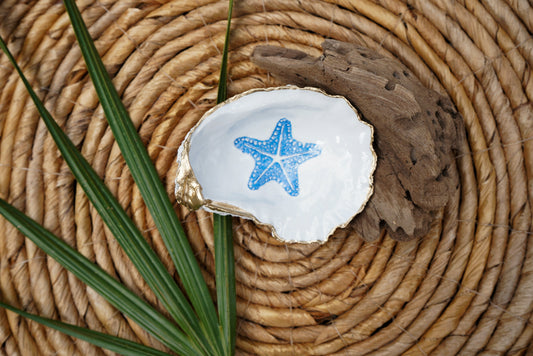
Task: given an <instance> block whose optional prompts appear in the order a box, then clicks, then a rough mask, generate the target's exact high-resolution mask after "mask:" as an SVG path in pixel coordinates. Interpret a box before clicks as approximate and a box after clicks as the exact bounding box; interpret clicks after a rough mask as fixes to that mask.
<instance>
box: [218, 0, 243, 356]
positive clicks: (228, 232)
mask: <svg viewBox="0 0 533 356" xmlns="http://www.w3.org/2000/svg"><path fill="white" fill-rule="evenodd" d="M232 12H233V0H230V1H229V8H228V24H227V27H226V38H225V41H224V51H223V52H222V64H221V66H220V79H219V82H218V95H217V103H221V102H223V101H224V100H226V97H227V76H228V52H229V41H230V28H231V17H232ZM213 219H214V229H213V230H214V235H215V271H216V272H215V281H216V286H217V306H218V316H219V321H220V326H221V328H222V335H223V338H224V341H225V343H224V346H225V349H224V351H225V354H226V355H233V354H234V353H235V338H236V322H237V321H236V319H237V311H236V291H235V258H234V256H233V231H232V219H231V216H222V215H218V214H214V216H213Z"/></svg>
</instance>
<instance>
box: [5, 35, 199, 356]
mask: <svg viewBox="0 0 533 356" xmlns="http://www.w3.org/2000/svg"><path fill="white" fill-rule="evenodd" d="M0 48H1V49H2V50H3V51H4V52H5V54H6V55H7V56H8V58H9V59H10V61H11V62H12V64H13V65H14V67H15V69H16V70H17V72H18V73H19V75H20V77H21V79H22V81H23V82H24V85H25V86H26V88H27V90H28V93H29V94H30V96H31V98H32V99H33V101H34V103H35V105H36V107H37V109H38V111H39V113H40V115H41V117H42V118H43V120H44V122H45V124H46V126H47V128H48V130H49V132H50V134H51V135H52V137H53V138H54V140H55V141H56V144H57V146H58V148H59V149H60V151H61V154H62V155H63V158H64V159H65V161H66V162H67V164H68V165H69V167H70V169H71V171H72V173H73V174H74V176H75V177H76V180H77V181H78V183H79V184H80V185H81V186H82V188H83V190H84V191H85V193H86V194H87V197H88V198H89V199H90V201H91V203H92V204H93V205H94V206H95V208H96V209H97V210H98V213H99V215H100V217H101V218H102V220H103V221H104V222H105V223H106V225H107V226H108V227H109V229H110V231H111V232H112V233H113V235H114V236H115V238H116V239H117V241H118V242H119V244H120V245H121V247H122V248H123V249H124V251H125V252H126V254H127V255H128V257H129V258H130V260H131V261H132V263H133V264H134V265H135V267H136V268H137V269H138V271H139V273H140V274H141V275H142V276H143V278H144V279H145V280H146V282H147V283H148V285H149V286H150V288H151V289H152V290H153V291H154V293H155V294H156V295H157V297H158V298H159V300H161V302H162V303H163V305H164V306H165V308H166V309H167V310H168V311H169V312H170V314H171V315H172V316H173V317H174V319H175V320H176V321H177V322H178V324H179V325H180V327H182V328H183V330H184V331H185V332H186V333H187V334H188V335H191V336H192V337H193V338H194V340H195V343H196V345H197V347H198V348H200V349H204V350H207V349H206V338H205V337H204V336H203V335H202V333H201V329H200V326H199V323H198V319H197V317H196V315H195V314H194V312H193V310H192V308H191V307H190V304H189V303H188V302H187V299H186V298H185V296H184V295H183V293H182V292H181V291H180V289H179V287H178V286H177V285H176V283H175V282H174V280H173V279H172V277H171V276H170V274H169V273H168V271H167V270H166V269H165V267H164V265H163V264H162V263H161V261H160V260H159V259H158V258H157V255H156V254H155V252H154V251H153V250H152V249H151V248H150V245H148V243H147V242H146V240H145V239H144V237H143V236H142V234H141V233H140V232H139V230H138V229H137V228H136V227H135V225H134V224H133V222H132V221H131V219H130V218H129V217H128V216H127V214H126V212H125V211H124V209H122V207H121V206H120V204H119V203H118V201H117V200H116V199H115V197H114V196H113V194H112V193H111V192H110V191H109V189H108V188H107V187H106V186H105V185H104V184H103V182H102V181H101V180H100V178H99V177H98V175H97V174H96V172H95V171H94V170H93V169H92V167H91V166H90V165H89V163H88V162H87V160H85V158H84V157H83V156H82V155H81V154H80V153H79V151H78V150H77V149H76V147H75V146H74V144H73V143H72V142H71V141H70V139H69V138H68V136H67V135H66V134H65V133H64V132H63V131H62V130H61V129H60V128H59V126H58V125H57V123H56V122H55V121H54V119H53V118H52V116H51V115H50V113H49V112H48V110H47V109H46V108H45V107H44V105H43V103H42V102H41V101H40V99H39V98H38V97H37V95H36V94H35V92H34V91H33V89H32V88H31V86H30V84H29V82H28V81H27V79H26V78H25V76H24V74H23V73H22V71H21V69H20V68H19V67H18V65H17V64H16V63H15V60H14V58H13V56H12V55H11V53H10V52H9V50H8V48H7V46H6V45H5V43H4V41H3V40H2V39H1V38H0Z"/></svg>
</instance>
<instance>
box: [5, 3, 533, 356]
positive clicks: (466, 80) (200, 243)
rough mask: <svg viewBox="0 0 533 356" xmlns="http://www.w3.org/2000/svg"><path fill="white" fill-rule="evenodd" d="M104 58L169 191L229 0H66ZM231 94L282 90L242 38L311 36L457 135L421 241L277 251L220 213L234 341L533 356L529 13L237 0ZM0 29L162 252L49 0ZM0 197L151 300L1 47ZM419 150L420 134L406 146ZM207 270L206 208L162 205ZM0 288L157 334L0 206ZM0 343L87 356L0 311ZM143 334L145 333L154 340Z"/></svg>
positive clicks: (314, 349)
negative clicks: (380, 76) (435, 96)
mask: <svg viewBox="0 0 533 356" xmlns="http://www.w3.org/2000/svg"><path fill="white" fill-rule="evenodd" d="M78 5H79V6H80V7H81V8H82V10H83V15H84V18H85V20H86V22H87V24H88V25H89V26H90V29H91V33H92V35H93V37H94V38H95V39H96V41H97V47H98V49H99V50H100V51H101V54H102V56H103V57H104V62H105V63H106V65H107V68H108V70H109V72H110V73H111V74H112V75H113V77H114V78H115V79H114V82H115V85H116V87H117V88H118V90H119V92H120V93H121V94H122V97H123V100H124V102H125V104H126V105H127V107H128V109H129V112H130V114H131V116H132V119H133V120H134V122H135V123H136V125H138V126H139V132H140V133H141V135H142V138H143V139H144V140H145V142H146V145H147V146H148V148H149V151H150V153H151V156H152V158H153V160H154V162H155V164H156V166H157V168H158V170H159V172H160V174H161V178H162V179H163V180H164V181H165V182H166V187H167V191H168V194H169V196H171V197H172V195H173V189H174V187H173V186H172V185H173V181H174V175H175V171H176V163H175V156H176V151H177V148H178V146H179V144H180V142H181V140H182V139H183V138H184V136H185V134H186V132H187V131H188V130H189V129H190V128H191V127H192V126H193V125H194V124H195V122H196V121H197V120H198V119H199V118H200V117H201V115H202V114H203V113H204V112H205V111H206V110H208V109H209V108H210V107H212V106H213V105H214V101H215V97H216V85H217V79H218V66H219V64H220V58H221V55H220V51H221V48H222V44H223V38H224V29H225V24H226V22H225V17H226V10H227V3H226V1H213V0H196V1H192V0H180V1H169V2H168V3H167V2H163V1H156V0H154V1H136V0H119V1H116V2H115V1H109V0H104V1H100V2H95V1H92V0H87V1H79V2H78ZM235 10H236V12H235V22H234V28H233V36H232V45H231V55H230V78H231V83H230V87H229V89H230V94H235V93H238V92H242V91H244V90H246V89H250V88H256V87H264V86H273V85H278V84H280V83H278V82H277V81H276V80H274V79H273V78H272V77H271V75H269V73H267V72H265V71H262V70H260V69H258V68H257V67H256V66H255V65H253V64H252V63H251V61H250V57H249V56H250V54H251V53H252V51H253V49H254V47H255V46H256V45H264V44H270V45H276V46H282V47H287V48H293V49H298V50H302V51H304V52H306V53H308V54H310V55H313V56H319V55H320V54H321V48H320V45H321V43H322V42H323V41H324V39H326V38H332V39H336V40H341V41H345V42H351V43H355V44H358V45H363V46H366V47H369V48H372V49H375V50H378V51H379V52H381V53H382V54H384V55H388V56H393V57H396V58H398V59H399V61H401V62H402V63H403V64H405V65H406V66H407V67H408V68H409V69H410V70H411V71H412V72H413V73H414V74H415V75H416V76H417V77H418V78H419V79H420V80H421V82H422V83H423V84H424V85H426V86H427V87H429V88H432V89H434V90H436V91H438V92H441V93H447V94H448V95H449V96H450V98H451V99H452V101H453V103H454V104H455V106H456V107H457V110H458V111H459V112H460V113H461V114H462V116H463V118H464V123H465V127H466V134H467V141H466V142H465V144H464V145H463V147H460V153H459V154H458V155H457V156H456V157H455V163H456V166H457V170H456V171H455V172H452V174H457V175H458V177H459V179H460V182H461V189H460V191H458V192H457V194H455V195H454V196H452V197H451V198H450V201H449V203H448V205H447V206H446V208H445V209H443V210H442V211H440V212H439V213H438V214H437V216H436V217H435V218H436V219H435V222H434V224H433V225H432V228H431V230H430V232H429V233H428V234H427V236H425V237H424V238H423V239H419V240H414V241H410V242H395V241H394V240H392V239H391V238H390V237H388V236H387V235H386V234H385V233H384V234H383V236H381V237H380V239H378V240H377V241H375V242H373V243H365V242H363V240H362V239H361V238H360V237H359V236H358V235H357V234H356V233H355V232H354V231H355V230H354V228H353V227H349V228H346V229H342V230H338V231H337V233H336V234H335V235H334V236H333V237H332V238H331V239H330V240H329V242H327V243H326V244H324V245H316V244H315V245H285V244H282V243H280V242H278V241H276V240H274V239H273V238H271V237H270V235H269V233H268V232H266V231H263V230H261V229H259V228H257V227H255V226H254V225H253V224H252V223H250V222H247V221H244V220H235V224H234V225H235V253H236V259H237V261H236V264H237V266H236V273H237V293H238V300H237V303H238V304H237V305H238V315H239V323H238V332H239V338H238V341H237V347H238V352H239V353H242V354H260V355H304V354H315V355H325V354H341V355H362V354H376V355H393V354H402V353H404V354H429V353H434V354H437V355H452V354H456V353H461V354H465V355H471V354H476V353H480V352H482V351H484V352H486V353H487V354H491V355H501V354H506V353H507V354H526V353H528V352H529V353H532V352H533V348H532V346H530V344H531V343H532V340H533V325H532V324H531V321H533V314H532V308H533V273H532V272H533V244H532V243H531V242H529V240H530V239H529V236H530V232H531V207H530V202H531V201H532V198H533V183H532V182H533V165H532V161H531V160H532V158H533V141H532V138H533V108H532V105H531V102H530V100H531V99H532V97H533V84H532V83H533V82H531V81H530V79H531V69H530V68H531V66H532V65H533V40H532V38H531V35H532V31H533V9H532V7H531V5H530V4H529V2H528V1H526V0H482V1H474V0H472V1H469V0H464V1H457V2H456V1H451V0H418V1H417V0H408V1H399V0H375V1H369V0H353V1H349V0H323V1H319V0H305V1H300V0H264V1H262V0H236V9H235ZM0 35H2V37H3V38H5V39H7V40H8V41H9V47H10V48H11V50H12V51H13V52H14V54H15V55H16V58H17V59H18V61H19V63H20V64H21V65H22V67H23V68H24V70H25V72H26V73H27V75H29V77H30V78H31V81H32V83H33V85H34V87H35V88H37V89H38V92H39V94H40V95H41V96H42V98H43V99H44V100H45V102H46V105H47V107H48V108H49V109H51V111H52V113H53V115H54V117H55V118H56V120H57V121H58V122H59V123H60V124H61V125H63V127H64V128H65V130H66V131H67V132H68V134H69V135H70V136H71V138H72V139H73V140H74V141H75V143H76V144H78V145H79V147H80V148H81V150H82V151H83V153H84V155H85V156H86V157H87V158H88V159H89V161H90V162H92V164H93V165H94V167H95V168H96V169H97V171H98V172H99V173H100V174H101V175H102V176H103V177H104V178H105V180H106V182H107V184H108V185H109V186H110V187H111V189H112V190H113V192H114V193H115V194H116V195H117V196H118V197H119V199H120V201H121V202H122V204H123V205H124V206H125V207H127V209H128V211H129V213H130V214H131V216H132V217H133V218H134V219H135V221H136V223H137V224H138V226H140V228H141V229H142V230H143V231H144V233H145V236H146V238H147V239H148V240H149V241H150V243H152V245H153V247H154V249H155V250H156V251H157V252H158V253H159V254H160V255H161V257H162V259H163V260H164V261H165V263H167V264H168V265H170V263H169V260H170V259H169V258H168V255H167V254H166V252H165V250H164V247H163V245H162V242H161V239H160V238H159V236H158V234H157V232H156V231H155V230H154V229H153V223H152V221H151V218H150V217H149V216H148V213H147V211H146V209H145V206H144V204H143V202H142V200H141V198H140V195H139V192H138V190H137V189H136V188H135V187H134V185H133V184H132V180H131V178H130V175H129V173H128V170H127V168H125V165H124V162H123V160H122V158H121V157H120V154H119V150H118V149H117V147H116V145H115V144H114V141H113V138H112V135H111V134H110V131H109V129H108V127H107V125H106V123H105V120H104V118H103V115H102V110H101V108H100V107H99V105H98V100H97V98H96V95H95V92H94V90H93V87H92V85H91V83H90V82H89V80H88V76H87V72H86V69H85V66H84V64H83V61H82V60H81V58H80V51H79V49H78V47H77V45H75V40H74V35H73V32H72V29H71V28H70V27H69V22H68V18H67V16H66V14H65V13H64V10H63V7H62V4H61V3H60V2H57V1H56V0H38V1H27V2H26V1H18V0H3V1H0ZM0 68H1V70H0V85H1V86H0V167H1V169H0V196H1V197H2V198H6V199H9V201H10V202H12V203H13V204H14V205H15V206H17V207H18V208H19V209H22V210H24V211H25V212H26V213H27V214H29V215H31V216H32V217H33V218H35V219H37V220H38V221H40V222H42V223H43V224H44V225H45V226H47V227H48V228H49V229H51V230H53V231H54V232H56V233H57V234H59V235H60V236H62V237H63V238H64V239H65V240H66V241H68V243H70V244H71V245H73V246H76V248H77V249H78V250H79V251H81V252H82V253H83V254H84V255H86V256H88V257H89V258H91V259H93V260H94V261H95V262H97V263H98V264H99V265H101V266H102V267H103V268H105V269H106V270H108V271H109V272H110V273H112V274H114V275H115V276H117V278H120V279H121V280H122V281H123V282H124V283H125V284H127V285H128V286H129V287H130V288H131V289H132V290H134V291H136V292H137V293H139V294H141V295H143V296H144V297H145V298H146V299H147V300H148V301H150V302H153V303H156V302H155V298H154V296H153V295H152V294H151V293H150V292H149V291H148V290H147V288H146V286H145V285H144V283H143V282H142V281H141V280H140V278H138V275H137V273H136V272H135V271H134V270H133V268H131V265H130V262H129V261H128V260H127V259H126V258H125V257H124V254H123V253H122V252H121V251H120V249H119V248H118V247H117V244H116V242H115V241H114V239H113V237H112V236H110V234H109V233H108V231H106V229H105V228H104V227H103V225H102V223H101V221H100V219H99V218H98V216H97V214H96V213H95V211H94V210H93V209H92V207H91V206H90V205H89V204H88V202H87V199H86V198H85V196H84V195H83V193H81V192H80V189H79V187H77V186H76V183H75V182H74V180H73V178H72V175H71V174H70V173H69V171H68V168H67V167H66V165H65V163H64V162H63V161H62V159H61V157H60V156H59V154H58V152H57V150H56V149H55V147H54V144H53V142H52V140H51V138H50V137H49V136H48V134H47V133H46V130H45V127H44V125H43V124H42V122H40V121H39V117H38V116H37V115H36V111H35V109H33V106H32V104H31V102H30V100H29V99H28V96H27V94H26V93H25V90H24V88H23V86H22V84H21V83H20V81H19V80H18V79H17V77H16V74H15V73H14V72H13V70H12V69H11V67H10V66H9V65H8V63H7V60H6V58H5V57H4V56H0ZM421 144H423V143H422V142H421ZM176 211H177V213H178V214H179V216H180V218H181V220H182V221H183V223H184V225H185V227H186V230H187V233H188V236H189V238H190V241H191V242H192V245H193V246H194V249H195V250H196V251H197V254H198V260H199V261H200V262H201V264H202V266H203V268H204V269H205V272H206V273H205V274H206V276H207V278H208V280H209V283H210V284H211V285H212V284H213V278H212V275H213V240H212V227H211V226H212V222H211V217H210V215H209V214H206V213H203V212H198V213H191V212H189V211H186V210H185V209H184V208H182V207H179V206H176ZM0 288H1V296H2V299H3V300H5V301H7V302H9V303H11V304H14V305H17V306H19V307H22V308H25V309H27V310H29V311H31V312H34V313H39V314H41V315H44V316H48V317H53V318H60V319H62V320H64V321H67V322H71V323H77V324H79V325H84V326H89V327H91V328H93V329H96V330H102V331H105V332H108V333H110V334H115V335H120V336H123V337H127V338H131V339H134V340H139V341H141V342H144V343H147V344H155V342H154V340H153V339H152V338H150V337H149V336H147V335H146V334H145V333H144V332H142V331H141V330H140V329H139V328H138V327H137V326H136V325H134V324H133V323H131V322H130V321H129V320H127V319H126V318H124V317H123V316H122V315H121V314H119V313H117V312H116V310H114V309H113V308H111V307H110V306H109V304H107V303H106V302H105V301H104V300H102V298H100V297H99V296H98V295H96V294H95V293H94V292H93V291H92V290H90V289H87V288H86V287H85V286H84V285H82V284H81V283H80V282H79V281H78V280H76V279H75V278H73V277H72V276H71V275H70V274H68V273H66V272H65V271H64V270H63V269H62V268H61V267H60V266H59V265H58V264H57V263H56V262H55V261H53V260H52V259H50V258H47V257H46V256H45V255H43V253H42V252H41V251H39V250H38V249H37V248H36V247H35V246H34V245H33V244H31V243H30V242H29V241H27V240H26V239H24V238H23V237H22V236H20V235H19V234H18V233H17V232H16V231H15V229H14V228H13V227H12V226H10V225H9V224H7V223H6V222H5V221H4V220H0ZM0 340H1V341H2V343H1V349H0V354H4V355H17V354H21V355H38V354H43V355H52V354H60V355H76V354H79V355H99V354H103V351H101V350H98V349H96V348H94V347H92V346H90V345H88V344H86V343H84V342H80V341H76V340H73V339H71V338H70V337H66V336H64V335H62V334H60V333H58V332H54V331H50V330H48V329H46V328H44V327H41V326H40V325H38V324H35V323H32V322H28V321H26V320H24V319H21V318H19V317H17V316H15V315H13V314H11V313H6V312H4V311H3V310H2V311H0ZM155 345H157V344H155Z"/></svg>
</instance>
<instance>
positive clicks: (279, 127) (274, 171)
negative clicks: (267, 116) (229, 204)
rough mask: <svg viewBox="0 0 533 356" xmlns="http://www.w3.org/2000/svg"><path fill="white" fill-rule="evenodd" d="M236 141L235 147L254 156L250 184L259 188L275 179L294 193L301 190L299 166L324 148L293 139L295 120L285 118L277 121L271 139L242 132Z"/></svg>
mask: <svg viewBox="0 0 533 356" xmlns="http://www.w3.org/2000/svg"><path fill="white" fill-rule="evenodd" d="M234 143H235V147H237V148H238V149H240V150H241V151H242V152H244V153H247V154H249V155H251V156H252V157H253V158H254V160H255V167H254V170H253V171H252V174H251V175H250V179H249V181H248V188H250V189H251V190H257V189H259V188H260V187H262V186H263V185H264V184H265V183H267V182H269V181H271V180H274V181H276V182H278V183H279V184H281V186H282V187H283V189H285V191H286V192H287V193H289V195H291V196H297V195H298V194H299V193H300V187H299V183H298V166H299V165H300V164H302V163H303V162H305V161H307V160H308V159H311V158H313V157H316V156H318V155H319V154H320V153H321V152H322V150H321V148H320V146H318V145H317V144H314V143H302V142H300V141H297V140H295V139H293V138H292V124H291V122H290V121H289V120H287V119H285V118H283V119H281V120H279V121H278V123H277V124H276V127H275V128H274V131H273V132H272V135H270V138H269V139H268V140H264V141H263V140H258V139H255V138H251V137H246V136H243V137H239V138H237V139H236V140H235V142H234Z"/></svg>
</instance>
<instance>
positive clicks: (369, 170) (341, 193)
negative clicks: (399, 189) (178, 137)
mask: <svg viewBox="0 0 533 356" xmlns="http://www.w3.org/2000/svg"><path fill="white" fill-rule="evenodd" d="M372 141H373V128H372V126H370V125H369V124H367V123H365V122H363V121H362V120H361V119H360V117H359V115H358V113H357V111H356V110H355V109H354V108H353V107H352V106H351V105H350V103H349V102H348V101H347V100H346V99H345V98H343V97H340V96H331V95H327V94H325V93H324V92H322V91H321V90H319V89H315V88H297V87H292V86H287V87H279V88H269V89H259V90H258V89H255V90H251V91H248V92H245V93H243V94H240V95H237V96H235V97H233V98H231V99H229V100H227V101H226V102H224V103H222V104H219V105H217V106H215V107H214V108H213V109H211V110H209V111H208V112H207V113H206V114H205V115H204V116H203V117H202V119H201V120H200V121H199V122H198V124H197V125H196V126H195V127H193V128H192V129H191V130H190V132H189V133H188V134H187V136H186V138H185V140H184V141H183V143H182V144H181V146H180V148H179V150H178V173H177V177H176V197H177V199H178V201H179V202H180V203H182V204H184V205H186V206H188V207H189V208H191V209H198V208H204V209H206V210H208V211H211V212H216V213H219V214H231V215H235V216H241V217H244V218H248V219H252V220H253V221H255V222H256V223H258V224H262V225H267V226H269V227H270V228H271V229H272V234H273V235H274V236H275V237H277V238H279V239H280V240H282V241H286V242H304V243H309V242H317V241H318V242H323V241H326V240H327V238H328V236H329V235H331V234H332V233H333V232H334V231H335V229H336V228H337V227H344V226H346V225H347V224H348V223H349V222H350V221H351V219H352V218H353V217H354V216H355V215H356V214H357V213H359V212H360V211H361V210H362V209H363V208H364V206H365V204H366V202H367V201H368V199H369V198H370V196H371V194H372V190H373V178H372V177H373V173H374V170H375V167H376V161H377V159H376V155H375V153H374V150H373V148H372Z"/></svg>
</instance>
